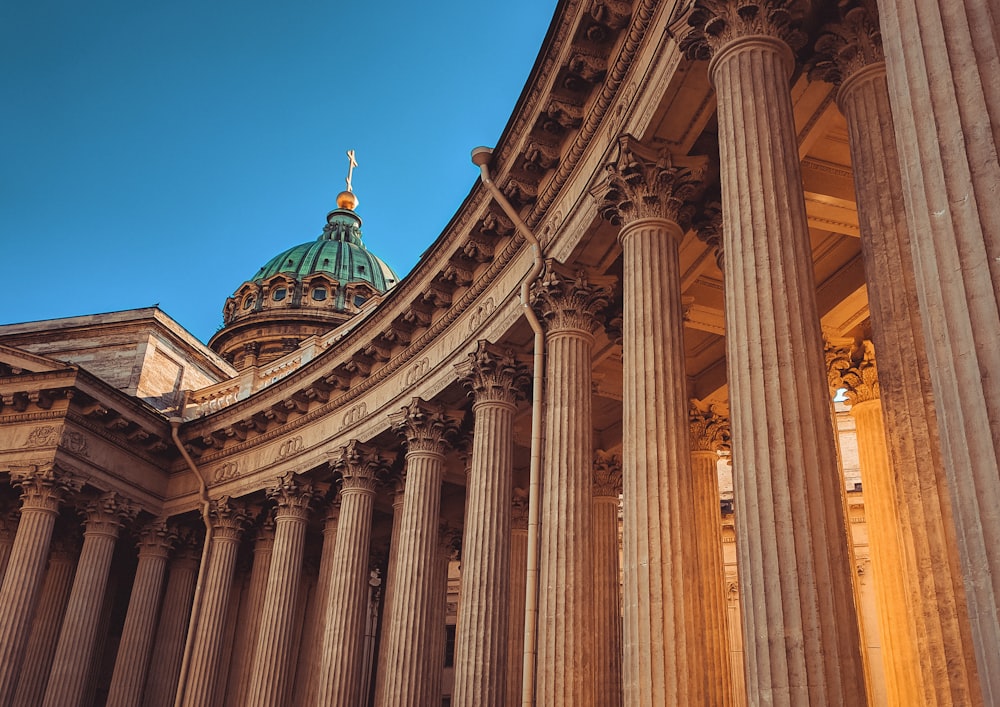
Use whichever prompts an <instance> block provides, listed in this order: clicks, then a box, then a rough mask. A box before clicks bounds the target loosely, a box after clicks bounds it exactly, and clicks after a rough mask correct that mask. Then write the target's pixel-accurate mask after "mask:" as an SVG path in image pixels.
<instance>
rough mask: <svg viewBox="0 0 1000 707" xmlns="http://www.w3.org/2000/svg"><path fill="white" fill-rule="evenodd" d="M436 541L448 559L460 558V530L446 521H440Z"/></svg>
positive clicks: (456, 559)
mask: <svg viewBox="0 0 1000 707" xmlns="http://www.w3.org/2000/svg"><path fill="white" fill-rule="evenodd" d="M438 543H439V544H440V547H441V552H442V553H443V554H444V555H445V557H447V558H448V559H449V560H454V561H458V560H460V559H462V530H461V528H454V527H452V526H450V525H448V524H447V523H441V525H440V527H439V528H438Z"/></svg>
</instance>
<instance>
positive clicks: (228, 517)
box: [208, 496, 250, 540]
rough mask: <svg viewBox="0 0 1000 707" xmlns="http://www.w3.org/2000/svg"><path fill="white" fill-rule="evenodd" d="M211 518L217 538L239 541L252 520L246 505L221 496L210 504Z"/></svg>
mask: <svg viewBox="0 0 1000 707" xmlns="http://www.w3.org/2000/svg"><path fill="white" fill-rule="evenodd" d="M209 505H210V508H209V512H208V513H209V517H210V518H211V520H212V528H213V530H214V532H215V537H217V538H220V539H225V540H239V538H240V535H242V534H243V529H244V528H245V527H246V525H247V522H248V521H249V520H250V514H249V513H248V512H247V507H246V504H245V503H243V502H241V501H237V500H235V499H233V498H230V497H229V496H220V497H219V498H214V499H212V500H211V502H210V504H209Z"/></svg>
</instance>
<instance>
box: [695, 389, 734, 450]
mask: <svg viewBox="0 0 1000 707" xmlns="http://www.w3.org/2000/svg"><path fill="white" fill-rule="evenodd" d="M688 416H689V420H690V422H691V451H692V452H728V451H729V449H730V431H729V411H728V410H727V409H726V407H725V406H724V405H719V404H714V405H706V404H704V403H702V402H701V401H698V400H694V399H692V400H691V406H690V408H689V410H688Z"/></svg>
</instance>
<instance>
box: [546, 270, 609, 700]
mask: <svg viewBox="0 0 1000 707" xmlns="http://www.w3.org/2000/svg"><path fill="white" fill-rule="evenodd" d="M612 282H613V279H612V278H608V277H589V276H588V275H587V274H586V273H584V272H582V271H581V272H578V273H572V272H569V271H568V270H567V269H566V268H565V267H563V266H561V265H559V264H557V263H556V262H555V261H552V260H549V261H547V262H546V269H545V275H544V276H543V278H542V280H541V281H539V282H538V283H536V285H535V288H534V293H533V294H534V300H535V301H534V305H535V308H536V309H538V310H539V312H540V314H541V319H542V321H543V322H544V326H545V329H546V331H545V341H546V356H545V396H544V401H545V426H544V433H543V434H544V440H545V441H544V444H543V448H542V458H543V459H544V462H543V463H544V473H543V475H542V499H541V509H540V511H541V512H540V518H541V526H542V527H541V537H540V545H541V562H540V563H539V567H540V573H539V582H538V585H539V597H538V639H537V640H538V644H537V645H538V658H537V667H536V677H535V686H536V687H535V696H536V701H537V703H538V704H539V705H547V706H549V707H560V706H561V705H590V704H594V699H595V695H594V691H595V689H596V679H595V672H594V667H595V666H594V529H593V500H592V499H593V485H592V476H591V469H592V468H593V453H594V448H593V441H592V440H593V426H592V425H593V423H592V420H591V407H592V406H591V387H592V378H591V366H592V361H591V355H592V354H591V352H592V350H593V346H594V334H595V333H596V332H597V330H598V328H599V327H600V326H601V325H600V322H599V320H598V318H597V313H598V312H599V311H600V310H601V309H603V308H604V307H606V306H607V304H608V297H609V295H610V292H611V283H612Z"/></svg>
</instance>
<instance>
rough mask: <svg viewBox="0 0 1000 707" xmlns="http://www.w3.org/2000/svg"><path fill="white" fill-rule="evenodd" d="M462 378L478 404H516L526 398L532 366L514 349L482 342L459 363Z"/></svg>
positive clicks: (456, 367)
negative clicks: (528, 365)
mask: <svg viewBox="0 0 1000 707" xmlns="http://www.w3.org/2000/svg"><path fill="white" fill-rule="evenodd" d="M455 370H456V371H457V373H458V375H459V378H461V380H462V382H463V383H464V384H465V386H466V387H467V388H469V389H470V390H471V391H472V394H473V395H474V396H475V400H476V402H477V403H482V402H500V403H509V404H511V405H513V404H515V403H516V402H517V401H518V400H523V399H524V397H525V396H526V394H527V389H528V385H529V384H530V382H531V374H530V373H528V367H527V366H526V365H524V363H523V362H521V361H519V360H518V359H517V357H516V356H515V354H514V352H513V351H512V350H510V349H502V348H500V347H499V346H496V345H494V344H491V343H489V342H487V341H482V340H481V341H479V342H478V344H477V345H476V350H475V351H473V352H472V353H470V354H469V355H468V356H467V357H466V359H465V361H463V362H462V363H459V364H456V365H455Z"/></svg>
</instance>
